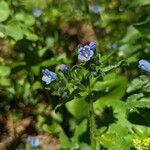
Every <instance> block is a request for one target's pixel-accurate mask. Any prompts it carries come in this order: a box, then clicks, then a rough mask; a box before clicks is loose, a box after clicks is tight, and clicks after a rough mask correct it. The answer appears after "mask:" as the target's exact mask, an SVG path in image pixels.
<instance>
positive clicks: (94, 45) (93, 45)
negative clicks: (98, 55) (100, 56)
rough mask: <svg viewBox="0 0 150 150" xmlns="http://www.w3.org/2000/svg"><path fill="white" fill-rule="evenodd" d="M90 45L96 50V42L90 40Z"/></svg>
mask: <svg viewBox="0 0 150 150" xmlns="http://www.w3.org/2000/svg"><path fill="white" fill-rule="evenodd" d="M89 47H90V49H91V50H92V51H95V50H96V43H95V42H90V44H89Z"/></svg>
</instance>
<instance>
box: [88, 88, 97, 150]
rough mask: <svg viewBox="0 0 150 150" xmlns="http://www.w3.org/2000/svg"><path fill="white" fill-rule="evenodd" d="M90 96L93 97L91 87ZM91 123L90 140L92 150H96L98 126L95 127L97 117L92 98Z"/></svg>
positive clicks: (90, 107) (90, 106) (90, 108)
mask: <svg viewBox="0 0 150 150" xmlns="http://www.w3.org/2000/svg"><path fill="white" fill-rule="evenodd" d="M89 94H90V95H91V87H90V85H89ZM89 122H90V138H91V150H96V140H95V134H96V126H95V115H94V107H93V100H92V98H91V96H90V101H89Z"/></svg>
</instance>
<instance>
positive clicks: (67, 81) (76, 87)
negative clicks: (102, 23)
mask: <svg viewBox="0 0 150 150" xmlns="http://www.w3.org/2000/svg"><path fill="white" fill-rule="evenodd" d="M77 54H78V60H79V61H80V62H81V63H79V64H77V65H75V66H73V67H72V68H71V69H69V68H68V67H67V65H65V64H61V65H60V72H57V73H55V72H52V71H49V70H48V69H43V70H42V73H43V77H42V80H43V81H44V82H45V83H46V84H50V90H51V91H52V93H53V94H54V95H57V96H59V98H60V100H61V101H60V103H59V104H58V105H57V107H56V110H57V109H58V108H59V107H60V106H62V105H64V104H65V103H67V102H69V101H71V100H74V99H76V98H78V99H84V100H85V102H86V103H87V106H88V112H89V113H88V114H89V115H88V116H89V117H88V118H89V123H90V131H91V132H90V134H91V147H92V150H95V149H96V133H97V132H96V124H95V115H94V113H95V112H94V107H93V103H94V102H95V101H96V100H97V99H98V97H99V96H100V95H105V94H107V93H108V92H109V91H111V88H110V89H109V90H106V85H103V86H100V87H98V86H99V85H98V84H99V81H103V80H104V76H105V74H106V73H108V72H110V71H111V70H113V69H115V68H117V67H119V66H121V65H124V64H126V63H125V61H120V62H119V63H117V64H115V65H112V66H107V67H105V64H106V60H107V59H108V58H109V57H110V56H111V54H109V55H108V56H107V57H106V56H105V57H100V55H99V54H97V52H96V43H95V42H90V43H89V44H88V45H85V46H81V45H80V46H78V49H77ZM97 88H98V90H97Z"/></svg>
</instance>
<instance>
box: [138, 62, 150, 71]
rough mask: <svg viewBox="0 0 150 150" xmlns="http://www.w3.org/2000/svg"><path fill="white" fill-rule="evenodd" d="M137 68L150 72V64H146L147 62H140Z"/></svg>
mask: <svg viewBox="0 0 150 150" xmlns="http://www.w3.org/2000/svg"><path fill="white" fill-rule="evenodd" d="M138 67H139V68H140V69H142V70H144V71H148V72H150V62H148V61H147V60H144V59H142V60H140V61H139V65H138Z"/></svg>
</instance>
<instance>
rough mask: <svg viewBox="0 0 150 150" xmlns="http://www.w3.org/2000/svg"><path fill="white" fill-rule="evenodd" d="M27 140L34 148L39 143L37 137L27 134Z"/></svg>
mask: <svg viewBox="0 0 150 150" xmlns="http://www.w3.org/2000/svg"><path fill="white" fill-rule="evenodd" d="M27 141H28V142H29V143H30V144H31V146H32V147H33V148H36V147H38V146H39V145H40V141H39V139H37V138H36V137H34V136H28V138H27Z"/></svg>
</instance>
